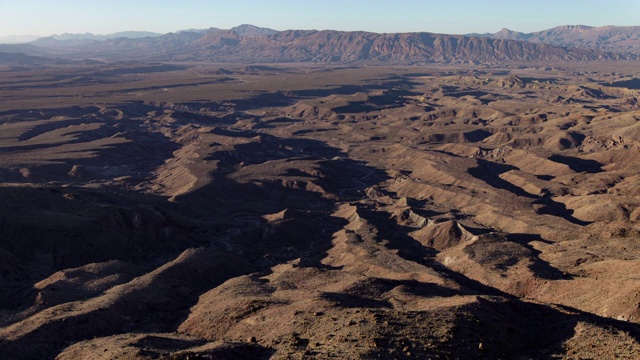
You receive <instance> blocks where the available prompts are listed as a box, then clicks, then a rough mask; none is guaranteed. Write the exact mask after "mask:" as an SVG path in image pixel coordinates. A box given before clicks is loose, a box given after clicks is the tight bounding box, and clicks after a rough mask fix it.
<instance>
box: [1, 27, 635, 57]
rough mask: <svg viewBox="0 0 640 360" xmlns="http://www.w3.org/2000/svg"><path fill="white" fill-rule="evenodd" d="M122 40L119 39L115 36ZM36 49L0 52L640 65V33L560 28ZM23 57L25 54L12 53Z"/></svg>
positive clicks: (156, 39) (244, 37) (209, 32)
mask: <svg viewBox="0 0 640 360" xmlns="http://www.w3.org/2000/svg"><path fill="white" fill-rule="evenodd" d="M116 35H117V36H116ZM30 45H33V47H30V48H29V47H24V46H22V47H17V46H16V45H0V52H23V53H25V54H26V55H32V56H33V55H37V56H47V55H46V52H47V51H49V54H50V55H55V57H63V58H67V59H69V58H72V59H78V58H101V59H106V60H121V59H135V60H153V61H217V62H320V63H345V64H353V63H362V64H378V63H395V64H421V63H465V62H470V63H488V64H493V63H503V62H556V61H608V60H637V59H638V57H639V56H640V26H636V27H615V26H606V27H599V28H596V27H588V26H561V27H556V28H553V29H549V30H545V31H540V32H536V33H528V34H527V33H521V32H516V31H511V30H508V29H503V30H501V31H499V32H497V33H495V34H469V35H447V34H434V33H426V32H416V33H391V34H386V33H385V34H380V33H371V32H363V31H350V32H346V31H334V30H322V31H317V30H286V31H277V30H273V29H268V28H261V27H257V26H253V25H246V24H245V25H240V26H237V27H234V28H232V29H228V30H225V29H218V28H209V29H204V30H186V31H179V32H176V33H169V34H164V35H159V34H155V33H144V32H125V33H117V34H111V35H104V36H96V35H92V34H76V35H72V34H63V35H57V36H52V37H47V38H41V39H38V40H36V41H34V42H32V43H31V44H30ZM18 48H19V49H21V50H18V51H15V50H11V49H18Z"/></svg>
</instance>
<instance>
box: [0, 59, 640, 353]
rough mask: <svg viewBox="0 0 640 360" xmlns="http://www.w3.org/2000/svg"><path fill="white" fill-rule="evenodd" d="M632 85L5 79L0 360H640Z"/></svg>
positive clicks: (17, 73)
mask: <svg viewBox="0 0 640 360" xmlns="http://www.w3.org/2000/svg"><path fill="white" fill-rule="evenodd" d="M638 78H640V72H639V71H638V69H637V65H636V64H633V63H608V64H607V63H582V64H579V65H570V64H561V65H558V66H556V67H554V68H551V67H548V66H545V65H544V64H541V65H540V66H530V65H527V66H522V65H513V66H503V67H500V68H497V67H496V68H493V67H472V66H464V65H459V66H431V67H421V66H406V67H402V66H395V67H391V66H387V67H382V66H380V67H337V66H336V67H329V66H319V65H310V64H307V65H290V64H277V65H274V64H270V65H269V66H259V65H254V66H246V65H230V64H224V65H219V64H200V63H188V64H171V65H168V64H167V65H164V64H142V63H135V64H134V63H130V64H124V63H123V64H98V65H86V66H73V67H71V66H65V65H59V66H55V67H51V68H37V69H28V70H25V69H11V68H6V69H3V70H2V71H0V93H1V98H2V102H0V358H20V359H53V358H56V359H192V358H196V359H260V358H265V359H266V358H272V359H303V358H305V359H306V358H309V359H311V358H314V359H315V358H317V359H330V358H335V359H345V358H352V359H359V358H364V359H406V358H421V359H438V358H441V359H469V358H481V359H607V358H627V359H635V358H638V356H640V342H639V340H640V277H639V276H640V275H638V274H640V243H639V242H638V239H640V225H639V223H638V221H639V219H640V210H639V209H638V205H640V192H639V191H638V186H637V184H638V171H639V170H640V156H638V155H639V154H638V153H639V151H640V130H639V129H640V125H638V124H640V105H638V98H639V97H640V90H638V89H637V88H635V84H637V82H638V80H637V79H638Z"/></svg>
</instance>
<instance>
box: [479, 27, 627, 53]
mask: <svg viewBox="0 0 640 360" xmlns="http://www.w3.org/2000/svg"><path fill="white" fill-rule="evenodd" d="M479 35H480V36H486V37H490V38H492V39H503V40H521V41H528V42H532V43H537V44H550V45H556V46H564V47H575V48H587V49H598V50H603V51H612V52H632V53H639V52H640V26H601V27H592V26H585V25H565V26H558V27H554V28H552V29H548V30H543V31H538V32H532V33H523V32H518V31H511V30H509V29H506V28H503V29H502V30H500V31H498V32H497V33H495V34H479Z"/></svg>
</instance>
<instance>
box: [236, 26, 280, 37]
mask: <svg viewBox="0 0 640 360" xmlns="http://www.w3.org/2000/svg"><path fill="white" fill-rule="evenodd" d="M230 30H231V31H233V32H235V33H236V34H238V35H239V36H242V37H255V36H270V35H274V34H277V33H278V31H277V30H273V29H269V28H263V27H259V26H255V25H251V24H242V25H238V26H236V27H233V28H231V29H230Z"/></svg>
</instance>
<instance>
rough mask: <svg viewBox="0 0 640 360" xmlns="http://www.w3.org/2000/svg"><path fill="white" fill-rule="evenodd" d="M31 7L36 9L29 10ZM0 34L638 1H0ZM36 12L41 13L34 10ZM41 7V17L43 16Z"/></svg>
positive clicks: (427, 26)
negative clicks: (2, 16) (0, 15)
mask: <svg viewBox="0 0 640 360" xmlns="http://www.w3.org/2000/svg"><path fill="white" fill-rule="evenodd" d="M34 9H37V13H34ZM0 12H2V14H3V15H4V19H3V22H2V23H0V38H4V37H10V36H25V35H30V36H50V35H54V34H64V33H71V34H78V33H79V34H84V33H92V34H96V35H106V34H112V33H116V32H121V31H150V32H157V33H169V32H175V31H180V30H187V29H207V28H210V27H217V28H223V29H228V28H232V27H235V26H238V25H241V24H252V25H255V26H259V27H267V28H271V29H275V30H287V29H315V30H342V31H358V30H361V31H370V32H377V33H400V32H433V33H447V34H468V33H487V32H489V33H495V32H497V31H499V30H500V29H502V28H508V29H511V30H514V31H521V32H535V31H540V30H545V29H549V28H552V27H555V26H560V25H588V26H605V25H616V26H633V25H639V24H640V22H639V21H638V19H637V16H636V15H634V14H638V13H640V2H638V1H633V0H612V1H608V2H606V3H602V2H599V1H593V0H589V1H573V0H569V1H563V2H558V1H550V0H541V1H535V2H534V1H526V2H512V1H505V0H496V1H492V2H491V3H489V4H487V3H480V2H477V1H470V0H451V1H448V2H446V3H443V2H441V1H438V2H436V1H415V0H401V1H397V2H394V3H388V2H385V1H380V0H374V1H362V0H353V1H342V2H340V1H337V0H327V1H324V2H322V3H319V2H311V1H291V0H280V1H272V2H269V3H267V2H264V1H255V0H247V1H243V2H235V3H233V2H222V1H203V0H186V1H181V2H175V1H167V0H164V1H163V0H160V1H149V0H140V1H136V2H135V3H132V2H128V1H123V0H114V1H94V2H85V1H79V0H60V1H56V2H55V3H54V2H51V1H41V0H23V1H16V0H0ZM40 14H42V15H40ZM44 14H46V16H45V15H44Z"/></svg>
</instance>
